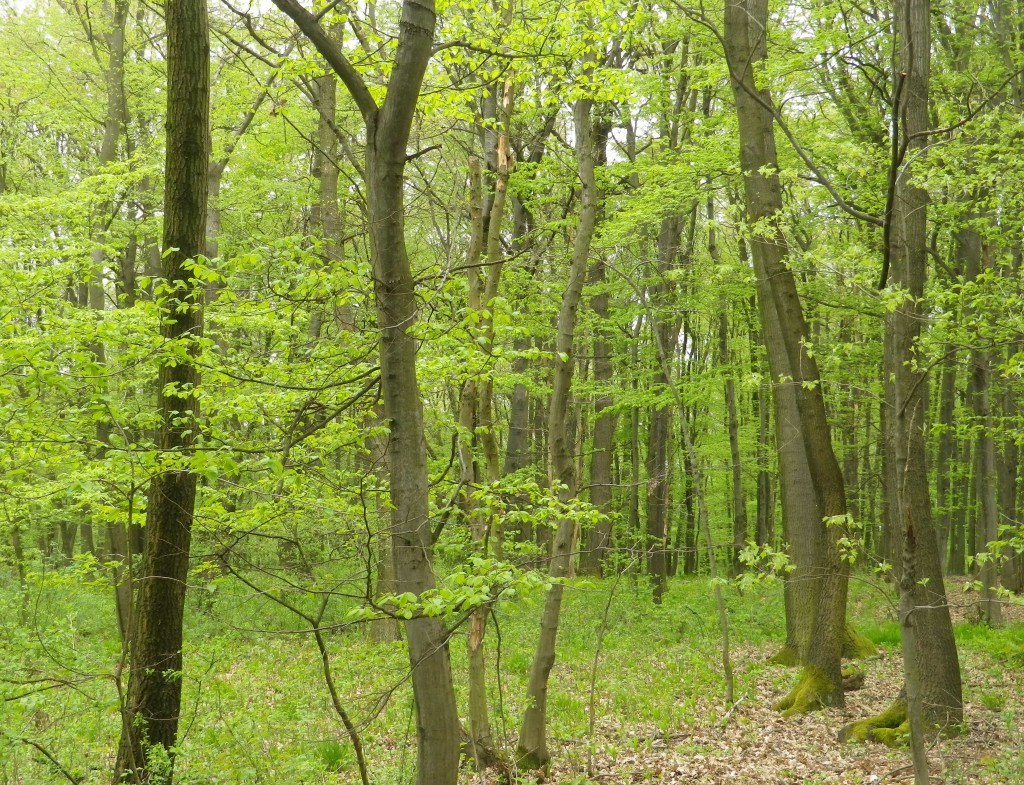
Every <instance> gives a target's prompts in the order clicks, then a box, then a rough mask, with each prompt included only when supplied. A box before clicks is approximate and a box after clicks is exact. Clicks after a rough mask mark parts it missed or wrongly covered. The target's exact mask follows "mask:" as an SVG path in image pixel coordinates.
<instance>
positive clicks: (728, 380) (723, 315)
mask: <svg viewBox="0 0 1024 785" xmlns="http://www.w3.org/2000/svg"><path fill="white" fill-rule="evenodd" d="M707 216H708V229H707V231H708V254H709V255H710V256H711V260H712V262H714V263H715V264H717V263H718V261H719V254H718V241H717V236H716V232H715V225H714V219H715V202H714V199H708V204H707ZM718 358H719V362H720V363H721V365H722V369H723V372H724V373H725V410H726V417H727V418H728V429H729V457H730V459H731V461H730V462H731V464H732V465H731V467H730V468H731V469H732V508H733V510H732V514H733V521H732V554H731V556H732V559H731V567H732V574H733V575H734V576H736V575H739V574H740V573H741V572H742V571H743V563H742V562H741V561H740V552H741V551H742V550H743V549H744V548H745V547H746V545H747V537H748V536H749V535H748V532H747V499H746V496H745V495H744V493H743V462H742V459H741V457H740V422H739V414H738V413H737V410H736V380H735V378H734V373H733V369H732V366H731V360H732V358H731V357H730V356H729V299H728V298H727V297H726V296H724V295H723V296H722V297H721V298H720V299H719V314H718Z"/></svg>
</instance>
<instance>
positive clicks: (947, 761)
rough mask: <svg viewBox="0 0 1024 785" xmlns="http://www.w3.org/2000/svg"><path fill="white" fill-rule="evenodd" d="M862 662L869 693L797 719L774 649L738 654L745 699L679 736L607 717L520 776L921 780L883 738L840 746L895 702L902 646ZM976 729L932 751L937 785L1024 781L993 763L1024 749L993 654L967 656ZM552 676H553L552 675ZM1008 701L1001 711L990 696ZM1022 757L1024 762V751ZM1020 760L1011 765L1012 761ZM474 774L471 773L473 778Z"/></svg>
mask: <svg viewBox="0 0 1024 785" xmlns="http://www.w3.org/2000/svg"><path fill="white" fill-rule="evenodd" d="M879 652H880V653H879V655H878V656H876V657H873V658H871V659H870V660H868V661H867V662H865V663H863V667H864V670H865V671H866V676H867V678H866V681H865V685H864V687H863V688H861V689H859V690H856V691H853V692H848V693H847V695H846V706H845V707H844V708H842V709H826V710H821V711H817V712H813V713H810V714H805V715H800V716H797V717H792V718H789V719H785V718H783V717H782V716H781V715H780V714H779V713H778V712H776V711H775V710H773V709H772V704H773V703H774V702H775V701H776V700H778V698H780V697H781V696H782V694H783V693H784V692H785V691H786V689H787V688H788V686H789V685H790V683H791V681H792V679H793V678H794V676H795V671H793V670H791V669H784V668H776V667H769V666H767V665H766V660H767V658H768V657H769V656H770V655H771V654H772V653H773V652H772V651H770V650H769V649H768V648H766V647H763V646H762V647H756V646H741V647H737V649H736V650H735V651H734V658H735V664H736V668H737V684H738V685H744V686H743V688H742V691H741V694H740V697H739V700H738V701H737V703H736V704H734V705H733V706H732V707H731V708H729V709H726V708H725V707H723V706H722V705H721V702H720V700H719V703H718V704H717V705H716V704H715V703H714V700H715V698H713V697H709V698H703V699H700V701H699V702H698V705H697V707H696V709H695V710H694V711H691V712H689V716H688V718H687V719H685V720H684V721H683V724H681V725H680V726H679V727H676V728H673V729H672V731H671V732H670V733H665V732H663V731H660V730H658V729H657V728H656V727H654V726H649V727H645V726H643V725H636V726H634V725H630V723H629V722H628V720H623V719H622V718H615V717H610V716H604V717H599V718H598V719H597V721H596V723H595V733H594V737H593V739H592V740H588V739H586V738H582V739H556V740H553V742H552V744H551V745H550V750H551V753H552V766H551V770H550V772H549V773H548V775H547V776H544V774H543V773H542V772H539V771H538V772H520V781H521V782H536V783H541V782H544V783H566V784H568V783H572V785H589V784H590V783H601V784H602V785H603V784H604V783H616V784H618V783H621V784H622V785H626V784H631V783H687V784H690V783H693V784H694V785H826V783H828V784H830V785H831V784H832V783H835V784H836V785H885V784H886V783H909V782H913V771H912V768H911V766H910V754H909V751H908V750H906V749H889V748H887V747H885V746H883V745H881V744H874V743H869V744H856V743H850V744H840V743H839V742H838V741H837V739H836V734H837V733H838V731H839V729H840V728H841V727H842V726H843V725H845V724H847V723H849V722H852V721H854V720H858V719H863V718H865V717H867V716H870V715H873V714H877V713H878V712H880V711H882V710H884V709H885V708H886V707H888V706H889V705H890V703H891V702H892V700H893V699H894V698H895V696H896V695H897V694H898V693H899V691H900V687H901V684H902V662H901V659H900V656H899V652H898V650H893V649H886V648H880V650H879ZM961 667H962V669H963V671H964V676H965V678H964V699H965V706H964V716H965V725H966V727H967V733H965V734H963V735H961V736H958V737H955V738H941V739H937V740H934V741H933V742H932V743H931V745H930V747H929V751H928V758H929V763H930V772H931V781H932V783H934V785H960V784H961V783H963V785H967V784H968V783H970V785H975V784H976V785H1008V783H1010V782H1024V771H1019V772H1015V771H1013V770H1012V768H1011V770H1009V771H1008V769H1007V768H1006V766H1003V767H999V766H996V765H993V764H995V763H997V762H998V761H999V760H1000V756H1002V757H1003V758H1005V757H1006V755H1007V753H1008V752H1009V753H1012V752H1013V751H1015V750H1016V751H1020V750H1022V749H1024V731H1022V728H1021V727H1020V724H1019V723H1018V722H1017V720H1016V718H1018V717H1024V673H1022V669H1020V668H1007V667H1003V668H1000V667H998V663H995V662H994V661H993V660H992V659H991V658H989V657H987V656H986V655H978V654H974V653H972V652H964V651H961ZM553 677H554V674H553ZM992 694H997V695H1001V696H1003V697H1002V698H1001V699H1000V700H1001V701H1002V703H1001V705H999V706H998V710H994V709H993V708H991V706H987V705H984V704H983V703H982V702H981V701H982V697H983V696H985V695H992ZM1019 760H1022V761H1024V757H1022V758H1020V759H1019ZM1008 765H1009V766H1011V767H1012V766H1013V765H1014V764H1013V763H1009V764H1008ZM467 776H469V775H467ZM467 781H469V782H471V783H473V785H492V784H493V783H496V782H497V781H498V777H497V774H496V773H495V772H484V773H481V774H478V775H472V776H470V777H469V779H468V780H467Z"/></svg>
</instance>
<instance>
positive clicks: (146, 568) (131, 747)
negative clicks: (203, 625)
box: [113, 0, 210, 783]
mask: <svg viewBox="0 0 1024 785" xmlns="http://www.w3.org/2000/svg"><path fill="white" fill-rule="evenodd" d="M166 21H167V45H168V50H167V153H166V163H165V165H164V172H165V182H164V234H163V248H164V268H163V273H164V283H163V287H164V288H163V290H162V291H161V299H162V319H161V335H162V336H163V338H164V340H165V341H166V353H165V354H164V356H163V357H162V358H161V363H160V369H159V379H158V385H159V399H160V426H159V449H160V451H161V453H162V460H161V462H160V466H159V468H158V471H157V474H156V475H155V476H154V477H153V478H152V479H151V480H150V489H149V503H148V509H147V515H146V530H147V535H146V547H145V552H144V555H143V566H142V577H141V580H140V581H139V586H138V590H137V594H136V597H135V605H134V612H133V614H132V636H131V650H130V659H129V662H130V665H131V673H130V675H129V677H128V689H127V696H126V698H125V704H124V706H123V707H122V716H123V723H122V728H121V741H120V744H119V745H118V750H117V760H116V763H115V766H114V780H113V781H114V782H121V781H122V779H123V778H125V777H127V778H128V779H129V780H130V781H132V782H140V783H148V782H158V781H168V782H169V781H170V778H171V775H172V772H173V762H174V749H175V744H176V742H177V735H178V718H179V715H180V710H181V672H182V654H181V646H182V627H183V622H184V613H185V587H186V585H187V583H188V566H189V548H190V545H191V537H192V518H193V512H194V508H195V500H196V484H197V480H198V477H197V475H196V474H195V473H194V472H193V471H192V470H191V469H190V467H189V465H188V458H189V454H190V452H191V450H192V447H193V445H194V444H195V442H196V436H197V430H198V428H199V397H198V392H199V372H198V369H197V368H196V365H195V358H196V354H197V352H198V347H199V342H200V340H201V338H202V330H203V317H202V314H203V310H202V307H203V286H202V281H203V272H202V271H203V266H202V261H201V259H200V257H201V254H202V253H203V250H204V246H205V242H206V206H207V187H206V175H207V169H208V166H209V159H210V128H209V111H210V109H209V105H210V68H209V63H210V44H209V33H208V29H207V18H206V4H205V2H203V1H202V0H171V2H169V3H168V4H167V11H166Z"/></svg>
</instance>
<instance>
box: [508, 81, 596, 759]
mask: <svg viewBox="0 0 1024 785" xmlns="http://www.w3.org/2000/svg"><path fill="white" fill-rule="evenodd" d="M592 106H593V102H592V101H591V100H589V99H586V98H580V99H578V100H577V101H576V104H575V107H574V109H573V117H574V119H575V130H576V159H577V161H578V162H579V175H580V180H581V183H582V185H581V192H580V217H579V222H578V225H577V230H576V239H575V242H574V244H573V252H572V265H571V268H570V271H569V282H568V284H567V286H566V289H565V294H564V295H563V297H562V305H561V308H560V310H559V313H558V328H557V337H556V339H555V340H556V342H555V356H556V360H555V377H554V384H553V389H552V392H551V407H550V410H549V411H550V415H549V419H548V432H549V437H548V438H549V442H548V450H549V454H550V459H551V474H552V480H553V482H555V483H558V484H559V485H560V486H561V487H560V489H559V491H558V493H559V495H560V497H561V498H562V500H563V501H565V502H568V501H570V500H571V499H572V498H574V496H575V493H576V490H575V486H576V477H575V466H574V461H573V447H572V444H571V442H569V437H568V432H567V431H568V429H567V427H566V424H567V421H568V418H569V392H570V389H571V386H572V376H573V368H574V366H575V359H574V350H573V349H574V347H573V344H574V338H575V332H576V312H577V309H578V308H579V303H580V299H581V296H582V293H583V284H584V281H585V280H586V271H587V263H588V261H589V258H590V246H591V241H592V240H593V237H594V230H595V228H596V223H597V214H598V206H599V202H600V196H599V193H598V190H597V181H596V179H595V172H594V168H595V167H594V127H593V121H592V118H591V111H592ZM575 529H576V524H575V522H574V521H573V520H571V519H568V518H566V519H563V520H561V521H559V523H558V529H557V532H556V534H555V539H554V548H553V552H552V556H551V570H550V571H551V575H552V577H554V578H562V577H565V576H567V575H569V573H570V571H571V569H572V548H573V542H574V535H575ZM563 589H564V587H563V585H562V584H561V583H556V584H555V585H554V586H552V587H551V588H550V589H549V590H548V593H547V596H546V598H545V601H544V611H543V615H542V618H541V627H540V629H541V631H540V638H539V640H538V642H537V649H536V651H535V652H534V657H533V663H532V665H531V667H530V678H529V684H528V686H527V693H526V702H527V708H526V712H525V714H524V716H523V724H522V728H521V729H520V732H519V743H518V746H517V749H516V761H517V763H518V764H519V766H520V767H524V768H529V769H535V768H545V769H546V768H547V765H548V761H549V760H550V757H551V756H550V754H549V753H548V747H547V690H548V677H549V675H550V674H551V669H552V668H553V667H554V664H555V642H556V639H557V636H558V622H559V617H560V614H561V606H562V592H563Z"/></svg>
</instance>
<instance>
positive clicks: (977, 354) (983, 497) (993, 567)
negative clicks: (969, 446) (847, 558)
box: [956, 228, 1002, 626]
mask: <svg viewBox="0 0 1024 785" xmlns="http://www.w3.org/2000/svg"><path fill="white" fill-rule="evenodd" d="M956 245H957V250H958V252H959V254H958V255H959V257H960V259H961V260H962V262H963V267H964V271H965V277H966V279H967V280H968V281H976V280H977V279H978V276H979V275H980V274H981V273H982V272H983V270H986V269H988V268H989V266H990V265H989V264H988V260H987V258H985V257H986V253H985V250H984V248H983V247H982V246H983V241H982V237H981V235H980V234H978V232H977V231H976V230H974V229H973V228H963V229H961V230H960V231H958V232H957V233H956ZM971 370H972V376H971V381H972V384H971V396H970V399H971V409H972V411H973V413H974V418H975V424H976V426H978V431H977V434H978V435H977V440H976V442H975V450H976V451H977V452H976V456H977V467H978V471H977V475H976V482H977V489H978V491H977V492H978V501H979V505H978V508H979V509H978V514H979V517H978V518H977V523H976V524H975V532H976V534H975V547H976V548H977V551H978V553H979V554H982V555H981V557H980V559H979V561H980V570H979V578H980V580H981V587H982V588H981V592H982V601H981V609H982V614H983V615H984V618H985V621H986V623H988V624H989V625H991V626H998V625H999V624H1001V623H1002V604H1001V603H1000V601H999V598H998V589H999V572H1000V570H999V564H998V563H997V560H996V554H995V553H991V554H990V553H989V552H988V550H989V543H990V542H992V541H993V540H996V539H998V537H999V533H998V531H999V509H998V496H997V494H998V479H999V478H998V468H997V461H996V441H995V436H994V435H993V430H994V425H995V423H994V420H993V417H992V359H991V354H990V353H989V351H988V350H987V349H985V348H982V347H975V348H973V349H972V350H971Z"/></svg>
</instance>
